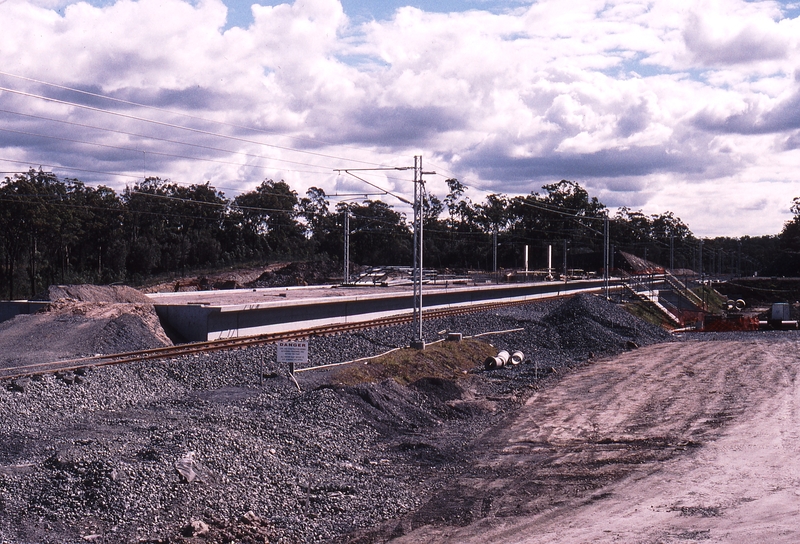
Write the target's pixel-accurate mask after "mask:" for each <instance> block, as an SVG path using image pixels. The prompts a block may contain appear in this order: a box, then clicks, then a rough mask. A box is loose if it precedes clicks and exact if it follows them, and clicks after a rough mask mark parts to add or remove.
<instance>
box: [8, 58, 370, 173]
mask: <svg viewBox="0 0 800 544" xmlns="http://www.w3.org/2000/svg"><path fill="white" fill-rule="evenodd" d="M0 75H4V76H8V77H13V78H16V79H21V80H24V81H30V82H33V83H38V84H40V85H47V86H49V87H55V88H56V89H62V90H65V91H71V92H75V93H79V94H82V95H85V96H92V97H95V98H101V99H103V100H109V101H111V102H116V103H118V104H126V105H128V106H136V107H139V108H147V109H151V110H155V111H160V112H164V113H169V114H171V115H179V116H182V117H186V118H188V119H194V120H196V121H203V122H206V123H214V124H217V125H222V126H226V127H231V128H237V129H243V130H249V131H252V132H260V133H262V134H271V135H279V136H283V137H287V138H291V139H292V140H298V141H302V142H309V143H315V144H324V145H336V146H340V147H344V148H347V149H354V150H358V151H364V150H363V149H361V148H358V147H353V146H347V145H344V146H343V145H341V144H337V143H334V142H327V141H325V140H317V139H313V138H304V137H300V136H286V135H283V134H280V133H278V132H276V131H271V130H266V129H263V128H258V127H252V126H247V125H239V124H236V123H229V122H226V121H218V120H216V119H209V118H207V117H200V116H198V115H191V114H189V113H184V112H181V111H175V110H170V109H167V108H161V107H158V106H153V105H150V104H142V103H140V102H132V101H130V100H125V99H122V98H117V97H114V96H108V95H104V94H100V93H93V92H90V91H85V90H83V89H77V88H75V87H68V86H66V85H59V84H57V83H52V82H49V81H43V80H41V79H35V78H32V77H27V76H21V75H18V74H12V73H10V72H3V71H1V70H0ZM298 151H299V150H298ZM365 164H369V163H365Z"/></svg>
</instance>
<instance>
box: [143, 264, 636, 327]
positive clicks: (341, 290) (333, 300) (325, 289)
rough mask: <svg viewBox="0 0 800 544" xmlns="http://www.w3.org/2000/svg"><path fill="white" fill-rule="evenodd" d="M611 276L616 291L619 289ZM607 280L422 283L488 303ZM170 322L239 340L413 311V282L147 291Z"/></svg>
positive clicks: (433, 296) (454, 300) (450, 304)
mask: <svg viewBox="0 0 800 544" xmlns="http://www.w3.org/2000/svg"><path fill="white" fill-rule="evenodd" d="M620 285H621V284H620V282H619V280H616V279H615V280H611V281H610V282H609V286H610V288H611V289H618V288H620ZM604 287H605V284H604V281H603V280H577V281H570V282H566V283H565V282H537V283H521V284H503V285H494V284H493V285H478V286H463V285H456V286H453V285H429V286H425V287H424V289H423V296H422V304H423V314H424V311H425V310H432V309H444V308H459V307H464V308H466V307H469V306H478V305H482V304H487V303H498V302H509V303H515V302H519V303H523V302H528V301H533V300H538V299H546V298H556V297H561V296H569V295H574V294H577V293H599V292H602V291H603V289H604ZM147 296H148V297H149V298H150V299H151V300H152V302H153V304H154V305H155V308H156V312H157V313H158V315H159V318H160V319H161V321H162V323H163V324H164V325H165V327H166V328H168V329H171V331H173V332H174V333H177V334H178V335H179V336H180V337H181V338H182V339H183V340H186V341H205V340H216V339H220V338H235V337H240V336H253V335H258V334H267V333H275V332H287V331H291V330H299V329H305V328H312V327H316V326H320V325H333V324H342V323H356V322H368V321H371V320H374V319H378V318H382V317H387V316H393V315H403V314H411V313H412V312H413V292H412V287H411V286H410V285H409V286H407V287H406V286H392V287H342V286H336V285H327V286H313V287H280V288H265V289H236V290H225V291H194V292H180V293H153V294H149V295H147Z"/></svg>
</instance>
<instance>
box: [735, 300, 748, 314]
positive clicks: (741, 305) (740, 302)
mask: <svg viewBox="0 0 800 544" xmlns="http://www.w3.org/2000/svg"><path fill="white" fill-rule="evenodd" d="M745 306H746V304H745V302H744V300H742V299H739V300H737V301H736V309H737V310H739V311H740V312H741V311H742V310H744V307H745Z"/></svg>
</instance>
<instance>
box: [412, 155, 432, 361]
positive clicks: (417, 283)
mask: <svg viewBox="0 0 800 544" xmlns="http://www.w3.org/2000/svg"><path fill="white" fill-rule="evenodd" d="M435 173H436V172H423V171H422V156H421V155H418V156H417V155H415V156H414V318H413V328H414V331H413V333H412V340H411V347H412V348H416V349H425V339H424V336H423V334H422V247H423V246H422V215H423V213H422V212H423V210H422V205H423V201H424V194H425V181H424V180H423V179H422V176H423V174H435Z"/></svg>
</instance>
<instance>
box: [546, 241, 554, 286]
mask: <svg viewBox="0 0 800 544" xmlns="http://www.w3.org/2000/svg"><path fill="white" fill-rule="evenodd" d="M547 277H548V278H552V277H553V246H547Z"/></svg>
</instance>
